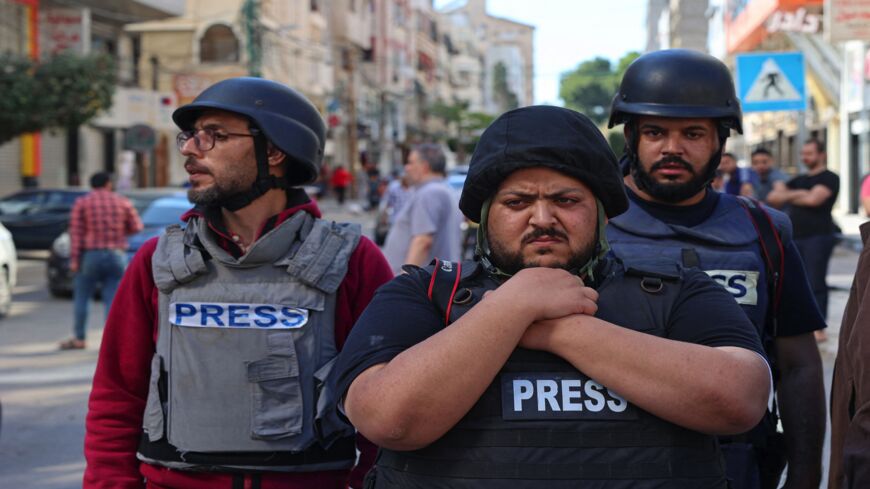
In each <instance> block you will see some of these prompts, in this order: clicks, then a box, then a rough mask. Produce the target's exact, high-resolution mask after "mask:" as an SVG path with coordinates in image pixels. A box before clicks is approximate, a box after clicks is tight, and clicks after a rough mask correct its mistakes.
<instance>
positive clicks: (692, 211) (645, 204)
mask: <svg viewBox="0 0 870 489" xmlns="http://www.w3.org/2000/svg"><path fill="white" fill-rule="evenodd" d="M625 193H626V194H627V195H628V198H629V199H631V201H632V202H634V203H635V204H636V205H637V206H638V207H640V208H641V209H643V210H645V211H646V212H647V213H648V214H650V215H651V216H653V217H655V218H656V219H658V220H659V221H663V222H666V223H668V224H675V225H679V226H686V227H694V226H697V225H698V224H701V223H702V222H704V221H705V220H707V218H708V217H710V216H711V215H712V214H713V211H714V210H715V209H716V205H717V204H719V197H720V194H719V192H716V191H714V190H712V189H711V188H709V187H707V189H706V193H705V194H704V198H703V199H702V200H701V201H700V202H698V203H697V204H692V205H673V204H665V203H660V202H651V201H648V200H644V199H643V198H641V197H640V196H639V195H637V194H636V193H634V192H633V191H632V190H631V189H630V188H628V187H626V188H625Z"/></svg>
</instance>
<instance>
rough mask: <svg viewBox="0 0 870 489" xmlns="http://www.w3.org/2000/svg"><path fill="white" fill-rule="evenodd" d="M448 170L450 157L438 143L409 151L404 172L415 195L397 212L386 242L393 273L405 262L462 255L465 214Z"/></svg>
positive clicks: (387, 255) (426, 260) (414, 262)
mask: <svg viewBox="0 0 870 489" xmlns="http://www.w3.org/2000/svg"><path fill="white" fill-rule="evenodd" d="M446 170H447V159H446V157H445V155H444V151H443V150H442V149H441V146H439V145H437V144H419V145H417V146H414V147H413V148H412V149H411V152H410V153H409V154H408V161H407V163H405V174H406V175H407V177H408V182H409V183H410V184H411V186H412V187H413V189H414V190H413V195H412V196H411V197H410V198H409V199H408V202H407V203H406V204H405V205H404V206H403V207H402V208H401V209H400V210H399V211H398V213H397V214H396V220H395V222H394V224H393V226H392V227H391V228H390V231H389V233H388V234H387V241H386V243H385V244H384V256H386V257H387V261H388V262H389V263H390V267H392V269H393V273H396V274H398V273H399V272H401V270H402V265H404V264H411V265H425V264H428V263H429V262H430V261H432V259H433V258H435V257H438V258H442V259H445V260H458V259H459V258H460V253H461V251H460V241H461V238H460V232H461V228H460V225H461V222H462V220H461V219H462V216H461V214H460V213H459V210H458V209H457V207H456V201H455V198H454V196H453V191H452V190H450V187H449V186H448V185H447V183H446V182H445V180H444V177H445V172H446Z"/></svg>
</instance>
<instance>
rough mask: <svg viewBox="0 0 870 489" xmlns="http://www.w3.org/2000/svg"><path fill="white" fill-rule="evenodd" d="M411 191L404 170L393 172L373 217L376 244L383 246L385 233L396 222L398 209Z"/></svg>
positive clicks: (405, 201)
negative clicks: (375, 215) (375, 216)
mask: <svg viewBox="0 0 870 489" xmlns="http://www.w3.org/2000/svg"><path fill="white" fill-rule="evenodd" d="M411 192H412V189H411V185H410V184H409V183H408V175H407V174H406V173H405V172H404V171H401V172H398V171H397V172H394V173H393V178H392V180H390V183H388V184H387V188H386V190H385V191H384V197H383V198H382V199H381V202H380V204H379V209H378V216H377V218H376V219H375V243H376V244H377V245H378V246H383V245H384V243H385V242H386V240H387V233H389V232H390V228H391V227H393V223H395V222H396V215H397V214H398V213H399V210H400V209H402V207H404V206H405V203H407V201H408V199H409V198H410V197H411Z"/></svg>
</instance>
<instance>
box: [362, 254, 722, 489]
mask: <svg viewBox="0 0 870 489" xmlns="http://www.w3.org/2000/svg"><path fill="white" fill-rule="evenodd" d="M444 264H446V265H447V266H448V267H453V266H455V264H453V263H450V262H443V263H440V264H439V266H444ZM463 265H464V267H463V268H464V271H463V273H462V277H461V280H460V281H459V284H458V286H457V287H455V288H454V289H453V290H454V292H455V293H451V294H450V295H451V296H452V299H450V302H449V304H443V303H441V302H442V301H441V299H439V298H438V294H437V292H436V293H435V294H433V301H434V302H435V303H436V305H438V307H439V309H441V310H442V311H445V310H447V309H449V311H450V312H449V313H447V314H448V319H447V322H452V321H454V320H456V319H458V318H459V317H461V316H462V315H463V314H464V313H465V312H467V311H468V310H469V309H470V308H471V307H473V306H474V305H475V304H476V303H477V302H478V301H480V299H481V298H482V297H483V294H484V292H486V291H487V290H492V289H494V288H496V287H497V286H498V283H497V282H496V281H495V280H494V279H493V278H492V277H491V276H489V275H488V274H486V273H485V272H484V271H483V269H482V267H477V266H475V264H474V263H473V262H467V263H464V264H463ZM430 271H431V268H430ZM636 272H637V271H635V270H628V271H626V270H624V269H623V268H622V266H621V265H620V264H618V263H616V262H612V261H607V262H605V264H604V265H603V267H602V268H601V269H600V273H601V275H598V276H599V277H603V278H601V279H599V280H600V281H599V285H598V286H597V287H596V288H597V290H598V292H599V294H600V297H599V300H598V308H599V309H598V312H597V313H596V317H599V318H601V319H603V320H605V321H610V322H613V323H615V324H618V325H620V326H623V327H626V328H629V329H633V330H636V331H642V332H644V333H647V334H651V335H655V336H665V333H666V326H667V325H668V323H669V321H670V319H669V318H670V315H671V309H672V305H673V303H674V301H675V299H676V296H677V294H678V291H679V287H680V286H681V278H680V274H679V271H678V270H677V269H676V267H674V268H673V269H672V271H664V272H653V273H649V272H646V271H644V272H640V273H636ZM436 288H437V285H436ZM626 304H631V307H626V306H625V305H626ZM447 306H449V308H448V307H447ZM446 327H450V326H449V325H448V326H446ZM371 477H372V478H373V479H374V480H375V481H374V484H373V486H372V487H375V488H379V489H380V488H427V489H432V488H451V489H454V488H458V489H464V488H495V489H502V488H504V489H507V488H516V487H542V488H547V489H563V488H564V489H567V488H576V487H584V488H585V487H592V488H598V489H617V488H641V489H643V488H653V487H656V488H657V487H668V488H686V489H688V488H698V487H705V488H723V489H724V488H725V487H726V482H725V477H724V467H723V462H722V458H721V454H720V452H719V449H718V445H717V442H716V440H715V439H714V437H711V436H708V435H704V434H702V433H698V432H694V431H690V430H687V429H685V428H682V427H680V426H677V425H675V424H672V423H669V422H667V421H664V420H662V419H660V418H657V417H655V416H653V415H651V414H649V413H647V412H646V411H644V410H643V409H640V408H638V407H637V406H635V405H633V404H631V403H629V402H628V401H626V400H625V399H623V398H622V397H621V396H620V395H619V394H618V393H617V392H614V391H612V390H611V389H608V388H607V387H606V386H603V385H601V384H599V383H598V382H596V381H594V380H592V379H590V378H589V377H587V376H586V375H584V374H583V373H582V372H579V371H578V370H576V369H575V368H574V367H573V366H572V365H571V364H569V363H568V362H566V361H565V360H563V359H562V358H560V357H557V356H555V355H552V354H550V353H547V352H542V351H536V350H528V349H524V348H517V349H516V350H515V351H514V352H513V353H512V354H511V356H510V357H509V359H508V361H507V362H506V363H505V365H504V367H502V369H501V370H500V372H499V373H498V375H497V376H496V378H495V379H494V381H493V382H492V383H491V384H490V385H489V387H488V388H487V389H486V391H485V392H484V393H483V395H482V396H481V398H480V399H479V400H478V402H477V403H476V404H475V405H474V406H473V407H472V408H471V410H470V411H469V412H468V413H467V414H466V415H465V416H464V417H463V418H462V419H461V420H460V421H459V423H457V425H456V426H454V427H453V428H452V429H451V430H450V431H449V432H448V433H447V434H445V435H444V436H443V437H442V438H440V439H439V440H437V441H435V442H434V443H432V444H431V445H429V446H427V447H425V448H422V449H420V450H414V451H408V452H398V451H392V450H387V449H381V451H380V452H379V455H378V460H377V466H376V469H375V471H374V472H373V473H372V474H371Z"/></svg>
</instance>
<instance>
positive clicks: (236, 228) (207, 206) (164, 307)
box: [84, 78, 392, 489]
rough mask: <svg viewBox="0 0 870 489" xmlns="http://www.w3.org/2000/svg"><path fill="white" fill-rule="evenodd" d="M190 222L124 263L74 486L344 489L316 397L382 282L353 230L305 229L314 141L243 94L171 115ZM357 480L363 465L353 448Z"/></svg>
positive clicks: (348, 435)
mask: <svg viewBox="0 0 870 489" xmlns="http://www.w3.org/2000/svg"><path fill="white" fill-rule="evenodd" d="M172 117H173V120H174V121H175V123H176V124H177V125H178V126H179V128H181V132H180V133H179V134H178V138H177V142H178V148H179V150H180V151H181V153H182V154H183V155H184V156H185V157H186V161H185V164H184V167H185V170H187V172H188V173H189V174H190V190H189V194H188V195H189V198H190V200H191V201H192V202H193V203H195V204H196V206H195V207H194V208H193V209H192V210H191V211H189V212H187V213H186V214H185V215H184V216H183V217H182V220H183V221H184V222H185V225H184V226H180V225H174V226H170V227H169V228H167V230H166V233H165V234H164V235H163V236H161V237H160V238H159V239H158V238H155V239H153V240H151V241H149V242H147V243H146V244H145V245H143V246H142V248H141V249H140V250H139V252H138V253H137V254H136V256H135V257H134V258H133V261H132V263H131V265H130V267H129V268H128V269H127V272H126V274H125V276H124V279H123V281H122V282H121V286H120V288H119V290H118V293H117V295H116V296H115V300H114V303H113V307H112V309H111V312H110V314H109V316H108V319H107V322H106V328H105V331H104V333H103V339H102V345H101V349H100V357H99V362H98V365H97V370H96V373H95V375H94V384H93V389H92V391H91V396H90V401H89V411H88V415H87V421H86V435H85V457H86V459H87V468H86V470H85V475H84V487H86V488H96V487H130V488H134V487H138V488H144V487H146V486H147V487H165V488H170V487H171V488H188V489H189V488H219V487H226V488H230V487H233V488H235V487H240V488H241V487H246V488H247V487H251V488H262V489H266V488H278V487H280V488H310V487H318V488H345V487H347V484H348V478H349V476H350V473H351V468H352V467H353V466H354V463H355V461H356V459H357V454H356V446H355V432H354V430H353V427H352V426H350V425H349V424H348V423H347V422H346V421H344V420H342V419H339V418H338V417H336V416H334V415H331V414H330V413H329V410H327V409H326V408H325V407H326V406H329V405H331V404H333V401H331V393H330V392H329V391H328V389H325V388H324V385H323V380H324V379H325V378H326V376H327V374H328V373H329V370H330V369H331V367H332V365H333V362H334V359H335V357H336V355H337V353H338V351H339V350H340V349H341V348H342V346H343V344H344V341H345V339H346V337H347V335H348V332H349V330H350V328H351V326H352V325H353V323H354V322H355V321H356V319H357V317H358V316H359V314H360V313H361V311H362V310H363V308H364V307H365V305H366V304H367V303H368V301H369V300H370V299H371V297H372V296H373V294H374V291H375V289H376V288H377V287H379V286H380V285H381V284H383V283H384V282H386V281H387V280H389V278H390V277H391V276H392V273H391V272H390V268H389V265H388V264H387V262H386V260H385V259H384V258H383V255H381V253H380V251H379V250H378V249H377V247H376V246H375V245H374V244H373V243H372V242H371V241H369V240H368V239H367V238H365V237H362V236H361V235H360V234H361V233H360V229H359V226H356V225H348V224H338V223H335V222H331V221H326V220H323V219H321V218H320V211H319V210H318V208H317V205H316V204H315V203H314V202H313V201H311V200H309V198H308V196H307V195H306V194H305V192H304V191H303V190H302V189H301V188H299V187H298V186H300V185H302V184H305V183H309V182H312V181H314V179H315V178H316V176H317V170H318V168H319V166H320V161H321V159H322V157H323V147H324V143H325V125H324V123H323V120H322V119H321V117H320V114H319V113H318V112H317V109H316V108H315V107H314V106H313V105H312V104H311V103H310V102H309V101H308V100H306V99H305V98H304V97H303V96H302V95H300V94H299V93H298V92H296V91H294V90H292V89H290V88H288V87H286V86H284V85H282V84H280V83H276V82H272V81H268V80H263V79H258V78H233V79H228V80H224V81H221V82H218V83H216V84H215V85H212V86H211V87H209V88H207V89H206V90H205V91H204V92H202V93H201V94H200V95H199V96H198V97H197V98H196V99H195V100H194V101H193V102H192V103H190V104H187V105H184V106H182V107H180V108H179V109H178V110H176V111H175V112H174V113H173V115H172ZM361 449H362V450H363V456H362V458H361V464H360V467H359V469H360V473H359V474H358V475H359V477H358V479H359V480H357V484H356V486H359V483H360V482H361V475H362V473H364V471H365V470H366V469H367V464H370V460H371V458H372V457H373V456H374V451H373V450H372V446H371V444H367V445H365V446H361Z"/></svg>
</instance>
